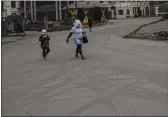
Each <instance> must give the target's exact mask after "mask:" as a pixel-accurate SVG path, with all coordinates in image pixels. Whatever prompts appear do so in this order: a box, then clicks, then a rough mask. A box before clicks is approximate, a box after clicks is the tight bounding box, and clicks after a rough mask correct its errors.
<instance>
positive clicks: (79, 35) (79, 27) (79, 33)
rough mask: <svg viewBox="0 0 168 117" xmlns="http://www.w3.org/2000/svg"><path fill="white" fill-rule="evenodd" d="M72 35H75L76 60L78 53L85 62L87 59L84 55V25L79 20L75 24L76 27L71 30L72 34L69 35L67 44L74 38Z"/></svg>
mask: <svg viewBox="0 0 168 117" xmlns="http://www.w3.org/2000/svg"><path fill="white" fill-rule="evenodd" d="M72 34H74V42H75V44H76V46H77V47H76V54H75V56H76V58H79V57H78V53H79V54H80V56H81V59H82V60H84V59H85V57H84V56H83V53H82V38H83V29H82V25H81V22H80V21H79V20H76V21H75V23H74V27H73V28H72V29H71V32H70V33H69V35H68V38H67V40H66V42H67V43H68V42H69V38H70V37H71V36H72Z"/></svg>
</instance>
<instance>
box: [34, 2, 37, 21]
mask: <svg viewBox="0 0 168 117" xmlns="http://www.w3.org/2000/svg"><path fill="white" fill-rule="evenodd" d="M34 20H35V21H36V20H37V19H36V1H34Z"/></svg>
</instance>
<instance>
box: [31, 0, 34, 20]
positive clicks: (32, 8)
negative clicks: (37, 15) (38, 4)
mask: <svg viewBox="0 0 168 117" xmlns="http://www.w3.org/2000/svg"><path fill="white" fill-rule="evenodd" d="M30 2H31V3H30V5H31V6H30V9H31V20H33V1H32V0H31V1H30Z"/></svg>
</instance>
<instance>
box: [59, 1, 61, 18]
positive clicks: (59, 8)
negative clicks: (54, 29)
mask: <svg viewBox="0 0 168 117" xmlns="http://www.w3.org/2000/svg"><path fill="white" fill-rule="evenodd" d="M59 19H60V20H62V9H61V1H59Z"/></svg>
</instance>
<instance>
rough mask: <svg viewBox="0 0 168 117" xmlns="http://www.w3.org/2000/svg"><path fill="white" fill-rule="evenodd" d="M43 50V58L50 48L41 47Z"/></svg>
mask: <svg viewBox="0 0 168 117" xmlns="http://www.w3.org/2000/svg"><path fill="white" fill-rule="evenodd" d="M42 50H43V57H44V58H45V57H46V56H47V54H48V53H49V52H50V48H49V47H42Z"/></svg>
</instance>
